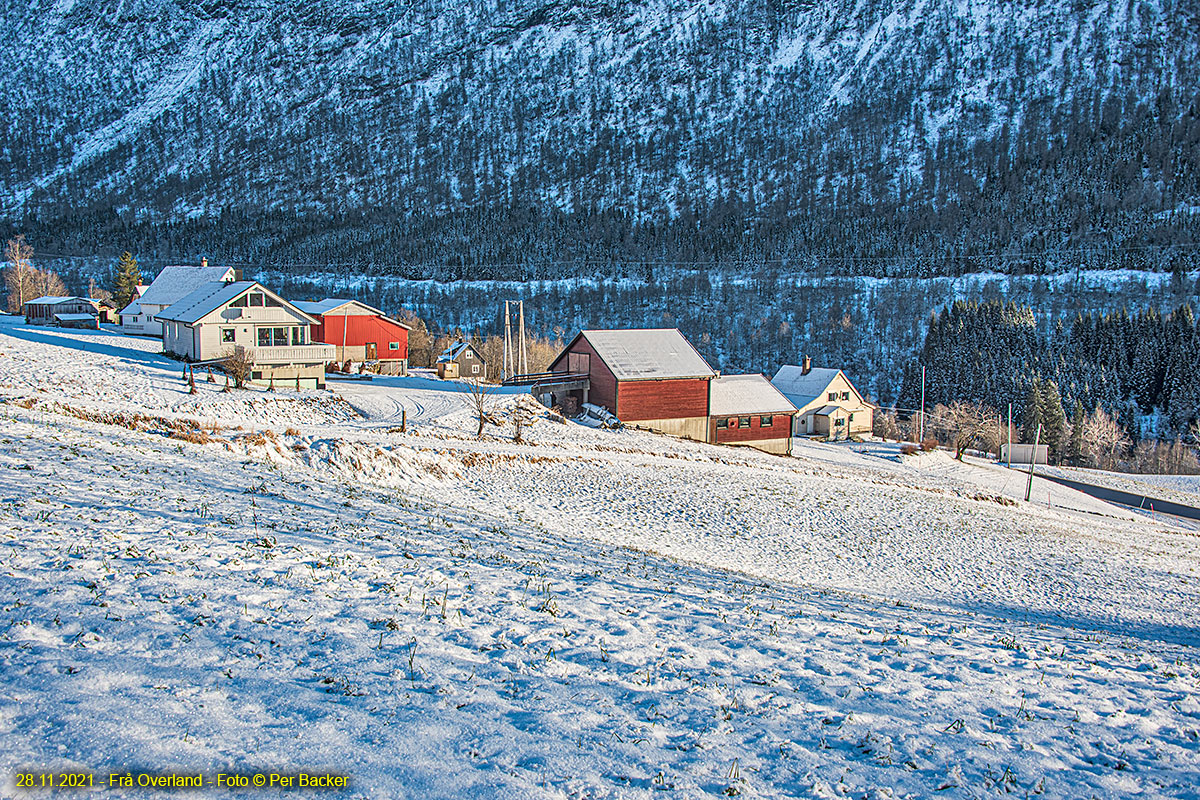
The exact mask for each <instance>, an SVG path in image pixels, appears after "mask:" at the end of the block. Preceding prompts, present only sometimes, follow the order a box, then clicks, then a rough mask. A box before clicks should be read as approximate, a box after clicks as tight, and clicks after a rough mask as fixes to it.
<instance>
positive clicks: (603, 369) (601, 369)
mask: <svg viewBox="0 0 1200 800" xmlns="http://www.w3.org/2000/svg"><path fill="white" fill-rule="evenodd" d="M568 353H582V354H584V355H587V356H589V358H588V361H589V362H590V368H589V370H588V377H589V379H590V383H591V388H589V389H588V402H589V403H594V404H596V405H598V406H603V407H604V408H607V409H608V410H609V411H611V412H612V413H614V414H616V413H617V379H616V377H614V376H613V374H612V370H610V369H609V368H608V365H607V364H605V363H604V362H603V361H601V360H600V356H598V355H596V351H595V350H593V349H592V346H591V344H589V343H588V340H587V339H584V338H583V337H582V336H580V337H579V338H577V339H576V340H575V341H574V342H572V343H571V346H570V347H569V348H568V349H567V350H565V351H564V352H563V353H562V354H560V355H559V357H558V359H557V360H555V362H554V363H553V364H551V365H550V371H551V372H570V364H569V362H570V359H569V358H568ZM617 418H618V419H620V418H621V416H620V414H617Z"/></svg>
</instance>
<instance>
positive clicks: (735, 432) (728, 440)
mask: <svg viewBox="0 0 1200 800" xmlns="http://www.w3.org/2000/svg"><path fill="white" fill-rule="evenodd" d="M741 416H746V415H745V414H742V415H741ZM768 416H771V417H773V419H772V420H771V427H769V428H764V427H762V426H761V425H760V424H759V423H760V422H761V420H762V415H761V414H751V415H750V427H749V428H743V427H741V425H739V426H738V427H736V428H718V427H717V419H734V420H736V419H739V417H717V418H714V419H713V421H712V423H711V424H712V426H713V430H714V431H716V441H717V443H718V444H732V443H734V442H759V441H763V440H765V439H786V438H788V437H789V436H791V435H792V415H791V414H770V415H768Z"/></svg>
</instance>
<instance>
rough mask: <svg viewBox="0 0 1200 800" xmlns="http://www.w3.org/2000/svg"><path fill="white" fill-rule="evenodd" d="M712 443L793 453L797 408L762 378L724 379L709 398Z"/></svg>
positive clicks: (736, 377) (780, 453)
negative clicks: (793, 421)
mask: <svg viewBox="0 0 1200 800" xmlns="http://www.w3.org/2000/svg"><path fill="white" fill-rule="evenodd" d="M709 414H710V415H711V422H710V423H709V441H710V442H716V443H717V444H733V445H743V446H745V447H753V448H756V449H758V450H763V451H766V452H768V453H777V454H779V455H789V454H790V453H791V452H792V417H793V416H794V415H795V414H796V407H795V406H794V405H792V404H791V402H790V401H789V400H788V399H787V398H786V397H784V396H783V394H781V393H780V391H779V390H778V389H776V388H775V387H774V386H772V385H771V382H770V381H768V380H767V379H766V378H764V377H763V376H762V375H722V376H721V377H719V378H717V379H716V380H714V381H713V382H712V392H711V394H710V396H709Z"/></svg>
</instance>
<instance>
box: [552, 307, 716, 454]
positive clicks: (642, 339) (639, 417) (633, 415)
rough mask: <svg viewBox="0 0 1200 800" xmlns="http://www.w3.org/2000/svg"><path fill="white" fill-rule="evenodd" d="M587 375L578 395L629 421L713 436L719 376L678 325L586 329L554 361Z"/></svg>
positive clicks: (565, 369)
mask: <svg viewBox="0 0 1200 800" xmlns="http://www.w3.org/2000/svg"><path fill="white" fill-rule="evenodd" d="M550 370H551V371H552V372H563V373H567V374H572V375H587V376H588V378H589V388H588V389H587V390H580V392H581V394H582V396H580V397H574V396H572V399H574V400H576V401H578V402H580V403H582V402H591V403H594V404H596V405H598V406H601V407H603V408H606V409H608V410H609V411H610V412H611V413H613V414H615V415H616V416H617V418H618V419H620V420H621V421H622V422H623V423H625V424H627V425H633V426H635V427H641V428H647V429H649V430H653V431H658V432H660V433H669V434H672V435H674V436H682V437H685V438H689V439H696V440H698V441H702V442H703V441H708V439H709V436H708V417H709V415H708V389H709V382H710V381H712V379H713V378H715V377H716V376H717V373H716V372H714V371H713V368H712V367H710V366H709V365H708V362H707V361H705V360H704V357H703V356H701V355H700V353H698V352H697V351H696V348H694V347H692V345H691V343H690V342H689V341H688V340H687V339H686V338H684V336H683V334H682V333H680V332H679V330H678V329H677V328H648V329H633V330H588V331H580V332H579V334H577V335H576V336H575V338H574V339H572V340H571V342H570V344H568V345H567V346H566V347H565V348H564V349H563V351H562V352H561V353H559V354H558V356H557V357H555V359H554V361H552V362H551V364H550Z"/></svg>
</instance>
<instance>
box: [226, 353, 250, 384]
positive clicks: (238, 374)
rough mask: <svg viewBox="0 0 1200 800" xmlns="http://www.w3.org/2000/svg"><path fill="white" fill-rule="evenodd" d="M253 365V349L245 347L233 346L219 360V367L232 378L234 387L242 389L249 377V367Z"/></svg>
mask: <svg viewBox="0 0 1200 800" xmlns="http://www.w3.org/2000/svg"><path fill="white" fill-rule="evenodd" d="M253 366H254V351H253V350H251V349H249V348H247V347H235V348H233V351H232V352H230V354H229V355H227V356H225V358H224V360H222V361H221V369H223V370H225V374H226V375H228V376H229V377H231V378H233V386H234V388H235V389H242V388H244V387H245V386H246V381H247V380H249V379H250V368H251V367H253Z"/></svg>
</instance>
